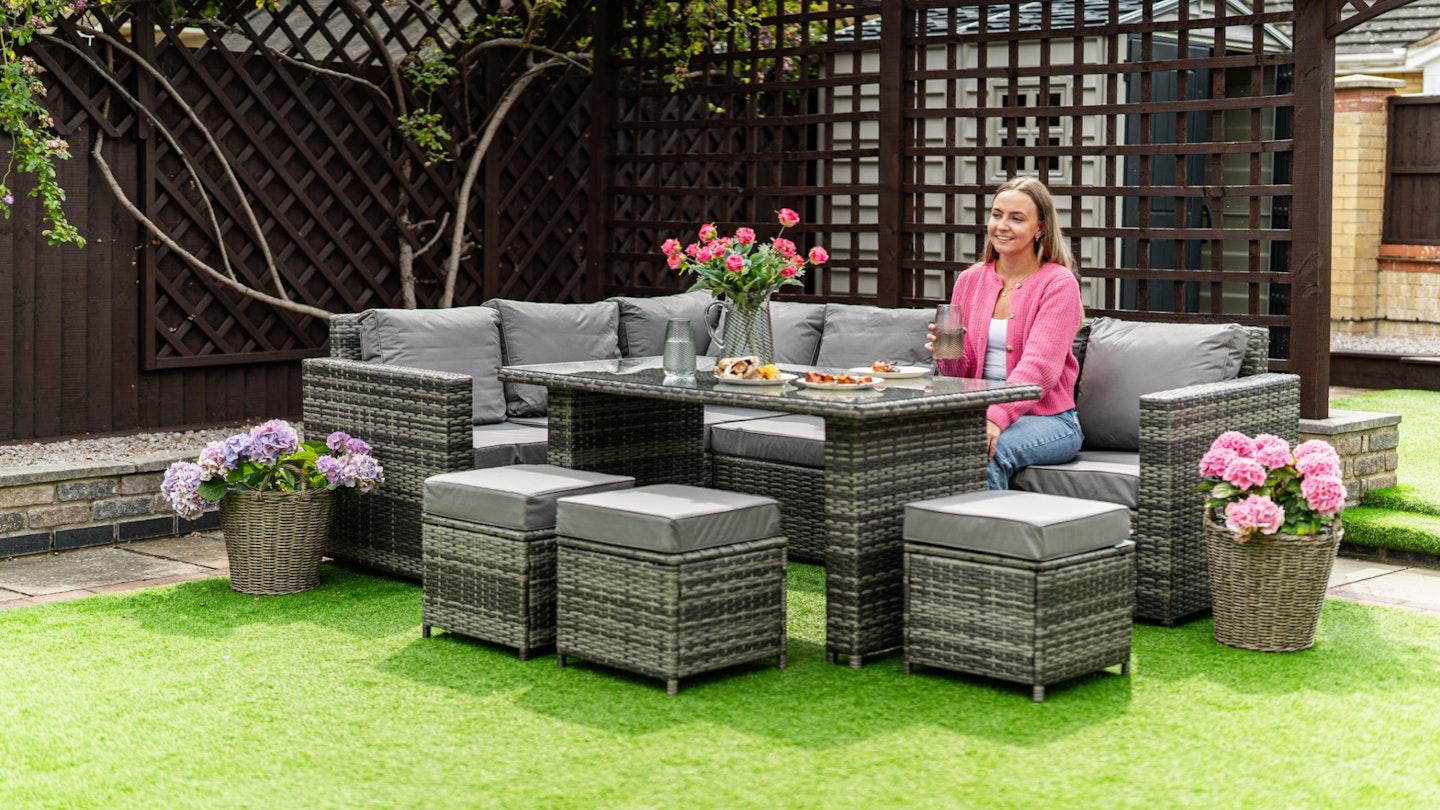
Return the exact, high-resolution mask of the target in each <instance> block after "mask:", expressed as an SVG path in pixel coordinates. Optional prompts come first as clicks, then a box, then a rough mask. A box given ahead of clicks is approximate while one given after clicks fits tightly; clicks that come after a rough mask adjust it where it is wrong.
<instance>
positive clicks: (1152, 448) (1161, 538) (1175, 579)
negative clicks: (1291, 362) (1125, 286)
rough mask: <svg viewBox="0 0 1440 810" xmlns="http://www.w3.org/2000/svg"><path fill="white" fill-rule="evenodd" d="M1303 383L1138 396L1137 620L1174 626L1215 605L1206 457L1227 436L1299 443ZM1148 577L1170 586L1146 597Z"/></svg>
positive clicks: (1272, 378)
mask: <svg viewBox="0 0 1440 810" xmlns="http://www.w3.org/2000/svg"><path fill="white" fill-rule="evenodd" d="M1299 427H1300V378H1299V377H1297V376H1296V375H1294V374H1273V373H1265V374H1256V375H1254V376H1250V377H1239V378H1237V379H1234V380H1227V381H1225V382H1219V383H1207V384H1204V385H1193V386H1187V387H1185V388H1176V389H1172V390H1169V391H1159V392H1156V393H1153V394H1147V395H1145V396H1143V397H1141V398H1140V509H1139V512H1138V514H1137V515H1136V518H1135V541H1136V543H1137V549H1136V553H1137V565H1138V566H1139V569H1140V576H1141V582H1142V586H1141V589H1140V590H1139V593H1138V594H1137V597H1138V601H1137V605H1136V614H1137V615H1138V616H1141V617H1144V618H1150V619H1157V620H1160V621H1163V622H1166V623H1171V622H1173V621H1174V620H1175V619H1177V618H1180V617H1183V616H1186V615H1189V614H1191V613H1194V612H1196V611H1198V610H1204V609H1205V608H1206V607H1208V606H1209V593H1208V587H1209V586H1208V578H1207V577H1206V575H1205V572H1204V568H1205V554H1204V535H1203V531H1202V529H1201V521H1200V513H1201V508H1202V506H1203V504H1204V496H1203V495H1202V494H1201V493H1198V492H1195V491H1194V488H1195V485H1196V484H1198V483H1199V482H1200V470H1199V463H1200V457H1201V456H1203V455H1204V454H1205V451H1206V450H1208V449H1210V443H1211V442H1213V441H1214V440H1215V437H1216V436H1218V435H1220V434H1221V433H1222V432H1224V431H1226V430H1238V431H1240V432H1242V433H1246V434H1248V435H1251V436H1254V435H1255V434H1257V433H1271V434H1274V435H1277V436H1280V437H1283V438H1284V439H1286V440H1288V441H1291V442H1294V441H1296V440H1297V439H1298V433H1299ZM1147 578H1149V579H1156V578H1158V579H1161V580H1165V581H1166V582H1168V585H1164V586H1162V587H1159V588H1157V589H1156V590H1155V593H1156V594H1159V595H1158V596H1156V597H1155V598H1154V599H1150V598H1147V594H1146V588H1145V585H1144V583H1145V582H1146V581H1147Z"/></svg>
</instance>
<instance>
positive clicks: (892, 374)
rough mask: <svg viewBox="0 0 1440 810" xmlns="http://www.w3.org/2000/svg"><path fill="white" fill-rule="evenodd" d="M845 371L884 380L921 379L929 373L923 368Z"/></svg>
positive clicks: (897, 367) (860, 368) (904, 367)
mask: <svg viewBox="0 0 1440 810" xmlns="http://www.w3.org/2000/svg"><path fill="white" fill-rule="evenodd" d="M846 370H847V371H849V372H850V373H851V374H855V375H869V376H871V377H880V378H882V379H886V380H904V379H908V378H911V377H923V376H925V375H926V374H929V373H930V369H928V368H925V367H924V366H896V367H895V371H875V370H874V369H872V368H868V367H866V366H856V367H855V368H852V369H846Z"/></svg>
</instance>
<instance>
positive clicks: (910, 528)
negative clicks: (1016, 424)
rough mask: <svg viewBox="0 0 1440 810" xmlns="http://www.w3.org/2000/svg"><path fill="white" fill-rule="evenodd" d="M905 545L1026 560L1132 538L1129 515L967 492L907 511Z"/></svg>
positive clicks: (1106, 506) (1107, 506)
mask: <svg viewBox="0 0 1440 810" xmlns="http://www.w3.org/2000/svg"><path fill="white" fill-rule="evenodd" d="M904 533H905V539H906V540H909V541H912V542H917V543H929V544H931V545H937V546H947V547H949V548H959V549H967V550H970V551H981V552H985V553H987V554H1000V555H1004V556H1006V557H1019V558H1021V559H1026V560H1053V559H1055V558H1057V557H1067V556H1069V555H1071V554H1078V553H1080V552H1082V551H1091V550H1094V549H1098V548H1108V547H1110V546H1114V545H1116V544H1118V543H1122V542H1124V541H1125V539H1126V537H1127V535H1129V533H1130V510H1128V509H1126V508H1125V507H1123V506H1120V505H1118V504H1113V503H1101V502H1099V501H1085V500H1080V499H1078V498H1061V497H1058V496H1055V495H1042V494H1039V493H1035V492H1016V491H1015V490H1000V491H989V492H967V493H965V494H963V495H952V496H950V497H948V498H936V499H934V500H929V501H917V502H915V503H911V504H907V505H906V506H905V529H904Z"/></svg>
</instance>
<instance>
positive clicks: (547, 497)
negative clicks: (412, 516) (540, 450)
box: [425, 464, 635, 532]
mask: <svg viewBox="0 0 1440 810" xmlns="http://www.w3.org/2000/svg"><path fill="white" fill-rule="evenodd" d="M633 486H635V479H634V478H632V477H630V476H628V475H606V474H605V473H596V472H589V471H586V470H567V469H565V468H564V467H556V466H554V465H551V464H516V465H513V466H510V467H505V468H503V469H490V470H466V471H465V472H456V473H443V474H441V475H434V476H431V477H430V478H427V479H425V511H426V512H428V513H430V514H432V515H441V516H443V517H449V518H455V519H456V520H468V521H470V522H472V523H488V524H491V525H493V526H503V527H505V528H507V529H515V530H516V531H522V532H528V531H538V530H540V529H549V528H553V527H554V526H555V501H556V499H557V498H560V497H561V496H564V495H584V494H587V493H591V492H608V491H610V490H615V489H627V488H629V487H633Z"/></svg>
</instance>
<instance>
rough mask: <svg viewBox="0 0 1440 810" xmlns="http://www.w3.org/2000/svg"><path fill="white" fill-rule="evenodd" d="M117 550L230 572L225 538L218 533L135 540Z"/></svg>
mask: <svg viewBox="0 0 1440 810" xmlns="http://www.w3.org/2000/svg"><path fill="white" fill-rule="evenodd" d="M119 548H122V549H125V550H126V551H132V552H135V553H136V554H145V555H148V556H151V557H160V558H163V559H166V560H174V561H176V562H183V563H190V564H191V565H200V566H204V567H205V568H214V569H217V570H223V571H228V570H230V560H229V559H228V558H227V557H226V556H225V536H224V535H222V534H220V533H219V532H212V533H207V534H187V535H182V536H179V537H163V538H160V539H157V540H136V541H134V542H132V543H124V544H122V545H120V546H119Z"/></svg>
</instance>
